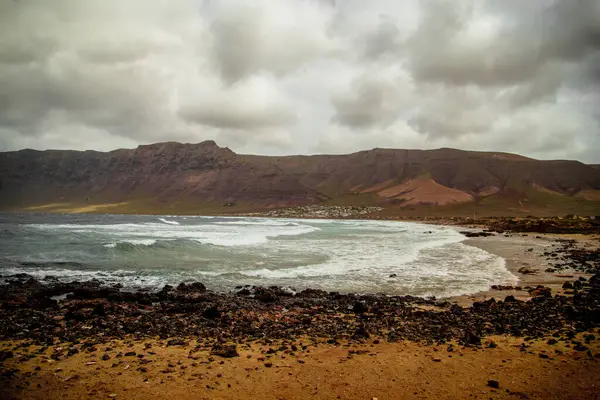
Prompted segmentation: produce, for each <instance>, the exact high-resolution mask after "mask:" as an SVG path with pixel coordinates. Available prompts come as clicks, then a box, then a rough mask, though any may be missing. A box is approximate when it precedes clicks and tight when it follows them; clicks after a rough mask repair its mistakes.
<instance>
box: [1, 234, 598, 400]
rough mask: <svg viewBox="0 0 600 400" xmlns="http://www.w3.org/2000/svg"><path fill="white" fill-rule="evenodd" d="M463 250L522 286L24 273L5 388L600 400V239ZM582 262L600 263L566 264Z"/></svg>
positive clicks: (77, 394) (508, 238)
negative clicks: (227, 286) (209, 281)
mask: <svg viewBox="0 0 600 400" xmlns="http://www.w3.org/2000/svg"><path fill="white" fill-rule="evenodd" d="M457 229H461V228H457ZM474 232H476V230H474ZM464 243H465V244H467V245H469V246H476V247H479V248H481V249H483V250H485V251H488V252H490V253H493V254H496V255H498V256H501V257H503V258H504V260H505V262H506V268H507V269H508V270H509V271H510V272H511V273H512V274H514V275H515V276H517V277H518V279H519V281H518V284H517V285H515V286H513V287H510V288H505V287H501V288H497V289H491V288H490V290H488V291H482V292H479V293H474V294H469V295H464V296H457V297H451V298H447V299H424V298H419V297H411V296H386V295H381V294H351V293H349V294H343V293H342V294H340V293H327V292H325V291H322V290H312V289H306V290H303V291H301V292H298V293H295V294H290V293H288V292H286V291H283V290H280V289H278V288H259V287H248V288H241V290H237V291H235V292H234V293H213V292H210V291H208V290H206V288H204V287H203V285H201V284H198V285H191V284H187V285H186V284H184V285H180V286H178V287H172V288H165V289H164V290H163V291H161V292H160V293H154V294H153V293H129V294H126V293H121V292H119V291H118V288H111V287H103V286H102V285H101V284H96V283H93V284H84V283H82V284H77V285H71V286H68V287H67V286H64V285H62V286H61V285H59V284H56V285H54V286H52V285H51V286H50V287H52V288H53V289H52V290H53V291H54V292H53V293H50V292H48V286H47V285H45V286H44V285H39V284H38V283H37V282H36V281H35V280H33V281H32V280H31V278H28V277H21V279H17V280H16V281H15V282H14V283H11V284H9V285H8V286H5V287H4V288H3V295H2V308H3V313H2V317H1V320H2V321H1V322H2V324H1V326H2V328H0V332H1V337H2V340H0V364H1V365H2V376H3V377H2V378H1V379H2V380H1V381H0V383H2V385H1V387H2V389H1V390H2V392H0V394H1V397H2V398H7V399H13V398H14V399H42V398H44V399H54V398H56V399H58V398H67V399H77V398H98V399H102V398H124V399H125V398H126V399H130V398H131V399H145V398H150V397H155V398H172V397H176V398H183V399H213V398H222V399H242V398H264V399H282V398H283V399H305V398H326V399H329V398H331V399H336V398H341V399H373V398H376V399H403V398H407V399H408V398H423V399H430V398H439V399H453V398H482V399H483V398H485V399H488V398H497V399H548V398H557V399H596V398H599V393H600V391H599V390H598V389H597V388H596V386H597V379H598V376H599V375H598V372H597V365H598V361H600V343H599V342H598V340H597V338H598V337H600V329H599V326H600V318H599V316H600V279H599V276H598V275H597V274H592V273H591V271H592V270H593V269H594V268H597V266H598V235H595V234H592V235H589V234H588V235H575V236H574V235H564V234H543V233H522V232H511V233H506V232H505V233H494V234H492V235H490V236H486V237H472V238H468V239H466V240H465V242H464ZM582 251H583V253H582ZM581 254H584V257H587V258H586V259H590V260H591V261H590V265H591V267H590V268H591V269H590V268H585V269H584V270H579V271H573V270H572V269H571V268H568V267H565V266H562V267H561V266H560V265H563V264H567V265H568V264H576V263H579V262H580V260H581V259H582V256H581ZM557 264H559V266H557ZM523 268H525V270H524V269H523ZM548 269H553V270H554V271H552V272H547V270H548ZM519 271H521V272H519ZM523 272H526V273H523ZM565 282H569V284H565ZM563 286H566V287H565V288H563ZM62 293H69V295H67V298H63V299H60V300H59V302H58V303H56V304H55V303H53V302H51V301H50V300H52V298H56V297H55V296H56V295H57V294H59V297H60V295H62ZM51 295H52V296H51Z"/></svg>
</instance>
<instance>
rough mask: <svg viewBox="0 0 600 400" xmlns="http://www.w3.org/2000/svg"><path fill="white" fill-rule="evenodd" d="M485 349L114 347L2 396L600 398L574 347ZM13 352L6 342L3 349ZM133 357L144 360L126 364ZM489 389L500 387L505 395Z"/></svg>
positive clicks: (151, 343) (28, 364)
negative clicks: (225, 354)
mask: <svg viewBox="0 0 600 400" xmlns="http://www.w3.org/2000/svg"><path fill="white" fill-rule="evenodd" d="M597 334H598V333H596V335H597ZM579 339H581V337H580V338H579ZM299 342H302V340H298V341H297V343H299ZM486 343H487V344H484V345H483V346H482V347H480V348H464V347H461V346H459V345H458V344H456V343H454V344H452V343H450V344H446V345H443V346H423V345H419V344H416V343H412V342H400V343H377V344H374V343H373V341H371V342H370V343H365V344H362V345H356V344H353V345H348V344H340V345H338V346H332V345H328V344H319V345H316V346H315V345H310V346H308V347H307V348H306V350H300V351H297V352H291V351H290V350H288V351H287V352H285V351H284V352H279V353H278V354H267V353H268V351H269V350H268V349H269V348H278V346H280V344H278V343H273V344H271V345H264V346H263V345H259V344H252V345H249V346H243V347H242V348H241V349H240V351H239V357H236V358H222V357H218V356H211V355H210V354H209V352H208V351H206V350H199V351H194V350H192V349H194V342H193V341H191V342H190V344H189V345H188V346H167V345H166V341H156V340H145V341H131V342H116V343H108V344H107V345H106V346H105V347H104V346H103V347H102V348H98V349H96V350H94V351H90V352H81V353H79V354H76V355H74V356H73V357H71V358H69V359H68V360H64V361H54V362H52V360H51V359H50V358H49V356H48V354H49V352H48V351H47V352H46V353H42V354H41V355H40V354H38V356H37V357H36V358H35V359H32V360H28V361H23V362H19V363H18V365H19V368H20V369H21V374H22V375H23V378H22V379H21V380H20V381H19V382H18V383H17V384H16V385H15V386H12V387H4V392H3V391H2V390H0V394H1V395H2V398H3V399H7V400H8V399H20V398H27V399H82V398H93V399H107V398H116V399H149V398H156V399H167V398H177V399H268V400H271V399H368V400H371V399H374V398H376V399H457V398H475V399H489V398H494V399H597V398H599V396H600V391H598V370H597V368H598V361H599V360H598V359H597V358H593V357H590V356H589V355H587V354H586V353H585V352H577V351H574V350H573V349H572V348H571V345H570V344H568V343H565V342H559V343H557V344H555V345H548V344H547V343H546V342H545V341H542V340H535V341H525V340H523V339H515V338H510V337H504V336H501V337H496V336H494V337H489V338H487V340H486ZM492 343H494V344H492ZM15 344H16V343H14V342H13V343H6V342H5V343H2V344H0V349H1V348H8V347H13V346H15ZM490 346H491V347H490ZM494 346H497V347H494ZM287 347H288V348H289V347H291V346H289V345H288V346H287ZM107 349H109V350H107ZM590 349H591V351H592V352H594V353H598V351H599V350H600V346H599V342H597V341H594V342H592V344H591V345H590ZM35 350H37V348H35V347H32V348H22V349H19V350H17V352H16V353H17V354H24V355H26V354H31V353H32V352H34V353H35ZM0 351H1V350H0ZM128 352H135V353H136V354H135V355H126V354H127V353H128ZM119 354H121V356H119ZM124 354H125V355H124ZM129 354H131V353H129ZM17 357H18V356H17ZM103 357H104V358H106V360H103V359H102V358H103ZM138 357H143V358H138ZM489 381H496V382H497V383H498V387H492V386H493V385H494V383H493V382H489Z"/></svg>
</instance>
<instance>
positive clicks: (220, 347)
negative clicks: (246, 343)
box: [210, 344, 240, 358]
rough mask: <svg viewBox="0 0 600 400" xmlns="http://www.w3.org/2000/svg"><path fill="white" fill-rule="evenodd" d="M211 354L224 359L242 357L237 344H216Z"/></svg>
mask: <svg viewBox="0 0 600 400" xmlns="http://www.w3.org/2000/svg"><path fill="white" fill-rule="evenodd" d="M210 354H212V355H215V356H219V357H224V358H232V357H239V356H240V355H239V354H238V352H237V346H236V345H235V344H230V345H226V344H215V345H214V346H213V348H212V349H211V351H210Z"/></svg>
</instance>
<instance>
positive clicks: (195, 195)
mask: <svg viewBox="0 0 600 400" xmlns="http://www.w3.org/2000/svg"><path fill="white" fill-rule="evenodd" d="M0 182H1V186H0V210H41V211H57V210H62V209H69V205H71V206H73V207H74V206H75V205H78V206H87V207H83V208H84V209H85V210H91V211H98V210H96V209H94V208H93V207H92V206H95V205H97V206H102V207H101V210H103V211H110V210H111V209H113V211H115V212H150V211H152V212H162V211H164V212H167V211H168V212H175V213H177V212H185V213H188V212H190V213H192V212H204V211H207V210H213V211H214V212H230V211H234V210H240V211H243V210H254V209H269V208H280V207H292V206H297V205H306V204H316V203H319V204H356V205H379V206H383V207H385V208H389V209H395V210H397V211H398V212H406V211H407V210H412V209H414V208H422V209H426V208H427V207H429V209H431V207H437V208H436V209H442V208H444V207H446V208H448V207H451V206H455V208H456V207H458V208H460V207H461V206H462V207H463V208H464V205H465V204H467V205H468V204H475V205H477V206H478V207H480V208H481V205H490V207H492V205H493V207H492V208H495V211H501V210H502V209H505V211H511V210H510V209H511V208H512V209H513V210H512V211H515V210H514V209H515V208H516V209H520V211H519V210H517V211H518V212H527V207H523V203H527V204H528V205H531V206H532V207H533V206H534V205H535V207H533V208H534V209H535V210H534V211H536V212H537V209H538V208H540V207H541V208H542V209H543V208H545V209H546V210H542V211H544V212H548V213H550V212H552V211H553V210H554V209H556V211H555V212H559V211H560V210H559V209H561V210H562V208H564V209H565V210H566V209H569V210H570V209H575V210H577V209H581V210H583V211H584V212H587V213H596V212H597V208H596V206H597V204H596V203H598V201H597V199H599V198H600V196H599V194H600V170H599V169H598V166H597V165H586V164H584V163H581V162H579V161H571V160H536V159H533V158H528V157H524V156H521V155H518V154H512V153H504V152H488V151H468V150H460V149H451V148H441V149H433V150H408V149H386V148H374V149H371V150H363V151H359V152H355V153H351V154H333V155H331V154H329V155H327V154H316V155H286V156H262V155H251V154H237V153H235V152H233V151H232V150H231V149H229V148H227V147H220V146H218V145H217V143H216V142H214V141H212V140H210V141H204V142H201V143H196V144H190V143H178V142H161V143H154V144H148V145H140V146H138V147H136V148H135V149H117V150H113V151H109V152H99V151H93V150H88V151H74V150H44V151H39V150H31V149H24V150H18V151H12V152H3V153H0ZM538 203H539V204H538ZM542 203H546V204H542ZM567 203H569V205H568V207H567V206H565V207H563V206H561V207H562V208H561V207H558V208H557V207H555V205H556V204H562V205H566V204H567ZM571 203H572V204H571ZM111 204H112V205H117V206H114V207H110V205H111ZM53 205H54V206H53ZM104 206H106V207H104ZM61 207H62V208H61ZM90 207H91V208H90ZM532 207H529V208H532ZM80 208H81V207H80ZM488 208H489V207H488ZM490 211H493V210H490Z"/></svg>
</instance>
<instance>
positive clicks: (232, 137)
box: [0, 0, 600, 163]
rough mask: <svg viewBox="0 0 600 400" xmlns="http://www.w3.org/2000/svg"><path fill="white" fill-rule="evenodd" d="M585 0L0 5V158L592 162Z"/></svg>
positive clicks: (596, 18) (591, 21) (599, 75)
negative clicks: (165, 144) (142, 150)
mask: <svg viewBox="0 0 600 400" xmlns="http://www.w3.org/2000/svg"><path fill="white" fill-rule="evenodd" d="M599 65H600V2H599V1H597V0H539V1H534V2H527V1H521V0H484V1H476V0H460V1H456V0H425V1H417V0H406V1H396V0H381V1H377V2H366V1H360V0H335V1H326V0H277V1H275V0H253V1H249V0H221V1H216V0H180V1H176V2H173V1H166V0H129V1H126V2H124V1H119V0H87V1H78V0H53V1H46V0H0V150H15V149H21V148H37V149H48V148H63V149H66V148H69V149H97V150H111V149H114V148H118V147H135V146H137V145H138V144H146V143H152V142H157V141H169V140H176V141H183V142H199V141H203V140H209V139H211V140H215V141H217V143H218V144H220V145H221V146H228V147H230V148H231V149H233V150H234V151H236V152H241V153H258V154H313V153H344V152H351V151H358V150H364V149H369V148H374V147H398V148H437V147H457V148H464V149H473V150H495V151H509V152H516V153H521V154H524V155H528V156H531V157H536V158H542V159H550V158H568V159H579V160H582V161H584V162H590V163H600V111H599V110H600V69H599V68H600V67H599Z"/></svg>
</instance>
